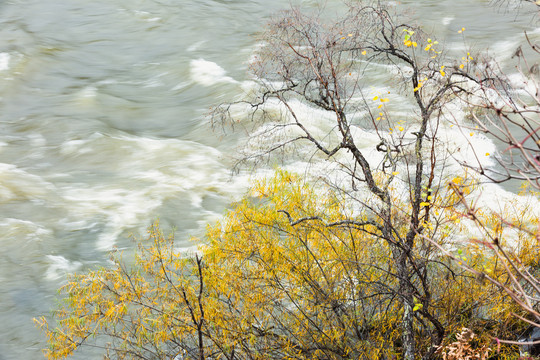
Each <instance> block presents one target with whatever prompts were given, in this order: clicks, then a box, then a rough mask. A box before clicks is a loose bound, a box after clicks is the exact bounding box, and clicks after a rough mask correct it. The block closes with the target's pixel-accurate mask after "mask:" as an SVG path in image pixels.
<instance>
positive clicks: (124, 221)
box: [61, 134, 244, 250]
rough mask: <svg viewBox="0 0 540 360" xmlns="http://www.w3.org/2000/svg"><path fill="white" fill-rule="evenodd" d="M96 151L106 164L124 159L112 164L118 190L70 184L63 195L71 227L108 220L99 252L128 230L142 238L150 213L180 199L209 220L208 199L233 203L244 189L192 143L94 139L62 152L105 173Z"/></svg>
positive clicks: (217, 158) (213, 155)
mask: <svg viewBox="0 0 540 360" xmlns="http://www.w3.org/2000/svg"><path fill="white" fill-rule="evenodd" d="M97 151H99V153H100V155H101V156H103V157H105V158H114V157H115V156H116V157H117V158H118V157H119V156H120V159H118V160H117V161H118V163H116V164H112V165H113V166H114V168H115V171H118V173H119V175H118V176H117V177H116V180H115V182H114V184H110V185H106V184H99V185H95V186H90V187H88V186H84V187H83V186H80V187H79V186H74V185H76V184H69V185H67V186H66V187H65V188H63V189H61V194H62V198H63V199H64V201H65V204H64V207H65V208H67V209H69V214H70V218H71V219H72V220H70V221H71V222H73V221H76V220H75V219H88V223H86V224H85V225H84V227H88V226H90V223H91V222H94V221H96V220H97V219H103V218H105V219H107V220H106V221H104V224H105V226H104V228H103V229H102V231H101V232H100V233H99V236H98V239H97V242H96V247H97V248H98V249H100V250H106V249H110V248H111V247H112V246H113V245H114V244H115V243H116V241H117V239H118V237H119V236H120V235H121V234H122V233H123V231H125V230H126V229H130V228H137V229H140V230H141V231H142V232H144V227H146V226H147V225H148V224H147V223H145V221H144V219H145V218H146V217H147V216H148V213H154V214H155V213H156V212H158V209H159V208H160V207H161V206H163V205H164V203H165V202H166V201H171V200H174V199H177V198H181V199H183V201H185V204H184V206H185V207H186V208H192V209H194V210H193V211H197V212H199V213H200V214H201V215H202V216H204V217H205V218H207V217H212V216H215V215H216V213H214V212H213V211H212V210H208V209H205V208H204V207H203V206H202V202H203V195H204V194H207V193H216V194H218V195H219V196H225V197H230V196H233V195H234V194H238V193H242V192H243V189H244V188H240V187H238V183H236V182H235V183H231V182H229V181H228V178H229V170H228V169H227V167H226V166H225V165H224V164H222V163H221V158H222V154H221V153H220V152H219V151H218V150H217V149H215V148H212V147H208V146H204V145H201V144H199V143H195V142H192V141H183V140H176V139H168V140H164V139H160V140H157V139H151V138H140V137H131V136H118V137H107V136H104V135H102V134H95V135H94V136H92V137H90V138H89V139H87V140H71V141H67V142H65V143H64V144H63V145H62V147H61V152H62V153H63V154H64V155H65V156H67V157H69V158H71V157H75V158H77V159H79V161H82V162H83V163H84V164H87V165H88V166H91V165H92V162H93V161H98V162H99V163H96V164H95V165H93V166H97V167H98V168H99V169H101V171H106V170H107V169H106V165H104V164H102V162H101V159H102V157H99V158H96V157H95V156H94V154H95V153H96V152H97ZM100 221H103V220H100Z"/></svg>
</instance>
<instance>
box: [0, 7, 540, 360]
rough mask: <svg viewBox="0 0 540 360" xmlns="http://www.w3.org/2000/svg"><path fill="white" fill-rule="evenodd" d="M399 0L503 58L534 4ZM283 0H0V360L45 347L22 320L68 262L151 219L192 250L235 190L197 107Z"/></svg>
mask: <svg viewBox="0 0 540 360" xmlns="http://www.w3.org/2000/svg"><path fill="white" fill-rule="evenodd" d="M294 3H295V4H299V5H301V6H303V7H306V8H312V9H313V8H316V7H317V6H319V5H320V4H319V2H318V1H316V0H310V1H308V0H306V1H302V2H299V1H296V2H294ZM402 4H403V6H409V8H410V9H411V11H410V13H409V16H410V17H412V18H415V19H417V20H419V21H420V22H421V23H422V24H424V26H425V28H426V29H427V30H428V31H433V32H435V33H436V34H437V36H438V38H439V39H445V41H446V44H447V46H448V47H449V48H454V49H463V48H464V46H463V38H462V35H459V34H458V33H457V30H458V29H460V28H461V27H466V28H467V32H466V34H467V40H466V41H467V43H468V44H469V45H471V46H473V47H476V48H484V47H490V49H491V50H492V52H493V53H494V54H496V55H497V56H498V58H499V59H500V61H502V62H503V63H505V62H507V63H509V61H510V56H511V54H512V51H513V50H515V48H516V47H517V45H518V44H519V43H522V42H523V35H522V34H523V30H529V31H533V34H538V32H536V33H535V32H534V27H535V18H534V16H533V15H531V14H521V15H519V16H516V15H515V14H516V13H515V12H513V11H506V12H505V11H501V10H504V9H501V8H497V7H496V6H491V5H490V4H489V3H488V2H487V1H485V0H433V1H432V0H426V1H413V0H409V1H403V2H402ZM289 6H290V1H289V0H273V1H266V0H198V1H190V0H92V1H89V0H69V1H60V0H3V1H1V2H0V248H1V251H0V360H18V359H23V360H24V359H38V358H40V357H41V356H42V355H41V352H40V349H41V348H43V347H44V346H45V343H44V338H43V337H42V335H41V334H40V333H39V331H38V330H37V329H35V328H34V325H33V323H32V318H33V317H35V316H39V315H47V314H48V313H49V310H50V309H51V308H52V307H53V306H54V304H55V296H56V289H58V287H59V286H61V284H62V283H63V281H65V276H66V274H67V273H69V272H73V271H81V270H84V269H86V268H89V267H92V266H95V265H98V264H106V262H107V250H108V249H111V248H112V247H113V246H116V247H118V248H121V249H123V248H127V249H129V248H132V247H133V242H132V240H131V239H130V235H131V234H133V235H134V236H135V237H140V236H144V232H145V228H146V227H147V226H148V225H150V224H151V223H152V221H154V220H155V219H160V222H161V224H162V225H163V226H164V228H165V229H172V228H175V229H176V238H177V239H178V241H179V244H180V246H185V247H189V246H192V244H191V243H190V242H189V241H188V236H189V235H190V234H191V235H200V234H202V232H203V231H204V226H205V224H206V223H207V222H209V221H212V220H213V219H216V218H217V217H218V216H220V215H221V214H222V213H223V211H224V209H225V208H226V206H227V205H228V204H229V203H230V202H231V201H232V200H234V199H236V198H238V197H239V196H241V195H242V193H243V192H244V191H245V189H246V181H245V178H246V177H245V176H244V177H240V176H237V177H231V173H230V168H231V161H230V158H231V155H232V153H233V152H234V150H235V148H236V146H237V141H238V140H239V139H241V138H242V136H244V135H243V134H236V135H230V134H229V135H227V136H224V135H222V134H221V133H220V132H219V131H217V132H213V131H212V130H211V129H210V127H209V124H208V120H207V117H206V113H207V112H208V109H209V108H210V107H211V106H212V105H216V104H217V103H220V102H223V101H228V100H231V99H233V98H234V97H236V96H238V95H240V94H241V93H242V91H243V85H242V84H243V82H245V81H246V80H248V77H247V75H246V68H247V65H246V62H247V61H248V59H249V58H250V56H251V54H252V53H253V51H254V50H255V49H256V47H257V39H256V35H257V33H258V32H260V31H261V30H262V29H263V26H264V23H265V22H266V21H267V20H268V19H269V18H270V16H271V15H272V14H273V13H275V12H276V11H278V10H279V9H283V8H287V7H289ZM326 7H327V8H328V9H330V10H329V12H335V11H339V9H342V8H343V5H341V3H340V2H338V1H335V0H328V1H327V2H326ZM80 358H88V357H87V356H83V357H80Z"/></svg>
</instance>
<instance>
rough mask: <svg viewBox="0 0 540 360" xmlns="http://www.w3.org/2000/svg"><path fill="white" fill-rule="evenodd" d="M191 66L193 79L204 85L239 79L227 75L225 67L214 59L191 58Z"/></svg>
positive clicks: (233, 81) (232, 81) (234, 82)
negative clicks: (213, 60)
mask: <svg viewBox="0 0 540 360" xmlns="http://www.w3.org/2000/svg"><path fill="white" fill-rule="evenodd" d="M190 68H191V78H192V79H193V81H195V82H198V83H199V84H201V85H204V86H212V85H215V84H218V83H233V84H236V83H238V81H236V80H234V79H233V78H231V77H229V76H227V75H226V74H227V72H226V71H225V69H223V68H222V67H221V66H219V65H218V64H216V63H215V62H212V61H208V60H204V59H196V60H191V63H190Z"/></svg>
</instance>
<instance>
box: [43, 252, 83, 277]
mask: <svg viewBox="0 0 540 360" xmlns="http://www.w3.org/2000/svg"><path fill="white" fill-rule="evenodd" d="M47 261H48V262H49V263H50V265H49V267H48V269H47V271H46V272H45V278H46V279H47V280H58V279H63V278H65V276H66V274H73V273H74V272H75V271H77V270H78V269H79V268H80V267H81V266H82V263H81V262H79V261H69V260H68V259H66V258H65V257H63V256H61V255H47Z"/></svg>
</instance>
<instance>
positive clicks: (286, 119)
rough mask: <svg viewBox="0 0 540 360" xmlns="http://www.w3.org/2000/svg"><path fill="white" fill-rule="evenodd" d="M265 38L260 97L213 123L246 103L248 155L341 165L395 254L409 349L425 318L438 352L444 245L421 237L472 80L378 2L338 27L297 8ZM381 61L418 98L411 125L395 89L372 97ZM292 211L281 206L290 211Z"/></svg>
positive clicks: (259, 60) (259, 63)
mask: <svg viewBox="0 0 540 360" xmlns="http://www.w3.org/2000/svg"><path fill="white" fill-rule="evenodd" d="M262 39H263V45H262V47H261V49H260V50H259V51H258V52H257V54H256V57H255V59H254V61H253V62H252V64H251V65H252V73H253V74H254V77H255V79H256V81H257V84H258V86H259V87H260V89H261V90H260V92H258V93H257V96H256V97H255V98H253V99H248V100H243V101H240V102H237V103H234V104H228V105H224V106H221V107H220V108H218V109H217V111H215V112H214V114H213V118H214V121H215V122H216V123H238V122H239V121H241V120H240V119H238V117H237V114H238V109H239V108H240V109H245V107H244V108H242V106H243V105H244V106H247V107H248V108H250V109H251V112H250V114H251V116H250V117H249V119H250V120H252V121H253V123H255V124H256V127H255V128H256V130H255V131H254V132H252V133H251V138H250V139H249V141H248V144H247V148H248V149H249V150H250V151H251V152H250V153H249V154H248V155H247V156H246V157H245V160H251V159H253V158H260V157H262V156H267V155H270V154H273V153H275V152H276V151H278V150H280V151H282V152H283V153H285V154H290V153H292V154H293V155H292V156H294V155H296V156H303V157H304V158H305V157H310V156H322V157H326V158H327V159H334V160H335V161H336V163H338V164H339V166H340V168H341V169H343V170H344V171H345V172H346V173H347V175H348V177H349V181H350V183H351V184H352V185H351V186H350V187H346V186H343V183H341V184H336V185H334V186H335V187H336V188H337V189H339V190H341V191H343V192H344V193H345V194H346V196H347V197H348V198H349V200H351V201H353V202H356V203H357V206H358V208H361V209H363V211H367V212H368V213H369V214H370V215H369V216H371V217H373V218H374V219H376V220H375V222H377V223H378V224H379V225H378V231H377V233H376V234H375V236H377V237H379V238H380V239H381V240H382V241H385V242H386V243H387V244H388V246H389V247H390V248H391V250H392V259H391V261H392V265H393V275H394V276H395V277H396V278H397V279H398V283H399V286H398V288H396V289H394V291H395V294H396V295H397V296H399V299H400V302H401V305H402V307H403V315H402V321H401V331H402V346H403V356H404V358H405V359H407V360H412V359H414V358H415V356H417V355H418V354H417V344H416V341H417V337H416V336H415V328H416V326H417V325H418V326H420V327H421V328H423V329H424V330H423V331H426V334H429V336H430V337H431V341H432V344H433V345H434V347H432V349H431V350H430V351H428V352H427V353H426V354H425V355H424V357H425V358H429V357H430V356H432V354H433V351H434V350H435V346H436V345H438V344H440V343H441V341H442V339H443V337H444V334H445V328H444V326H443V324H441V323H440V322H439V320H438V319H437V316H436V313H435V312H434V311H433V309H432V308H431V307H430V306H431V302H432V294H433V291H434V289H432V288H431V285H430V276H431V274H430V271H429V266H428V265H427V264H428V263H429V262H431V261H432V260H433V249H434V247H433V245H432V244H431V243H430V242H429V241H428V240H425V239H424V237H423V234H425V233H426V232H428V230H426V229H428V228H430V227H431V228H432V227H433V223H436V220H433V209H432V199H434V198H435V197H436V196H437V195H438V194H439V191H441V188H444V186H445V184H446V183H445V181H444V180H443V179H444V176H443V175H442V173H443V170H444V165H443V166H442V167H441V164H444V161H445V158H444V155H442V154H441V153H440V152H438V151H437V150H436V146H437V144H438V143H440V142H439V140H438V137H437V136H438V128H439V126H440V121H441V119H442V116H443V110H444V107H445V105H446V104H447V103H449V102H450V101H452V99H453V98H454V97H455V95H456V94H460V93H461V92H464V91H466V89H465V88H464V87H463V86H462V85H463V83H464V82H466V81H467V79H466V78H464V76H455V75H456V74H457V75H459V74H458V73H460V69H459V68H458V69H452V68H446V67H445V66H444V65H442V64H443V62H442V61H443V60H442V59H444V56H443V53H442V51H440V50H439V49H438V43H437V42H436V41H434V40H432V39H430V38H428V36H427V35H426V34H424V33H423V32H422V31H421V30H420V29H419V28H416V27H414V26H411V25H408V24H404V23H400V22H399V20H397V17H396V16H394V15H392V14H391V13H390V11H389V10H388V9H385V8H384V7H381V6H380V5H374V6H363V5H361V6H352V7H351V8H350V11H349V13H348V14H347V15H346V16H345V17H344V18H342V19H339V20H337V21H336V22H333V23H329V22H328V21H324V20H323V19H322V17H321V16H320V15H305V14H303V13H301V12H300V11H299V10H296V9H293V10H290V11H287V12H284V13H282V14H280V15H279V16H278V17H277V18H276V19H275V20H274V21H273V22H272V23H271V24H270V25H269V27H268V30H267V31H266V32H265V33H264V34H263V35H262ZM380 64H383V66H386V69H387V71H388V72H389V74H388V75H390V76H388V77H387V78H386V81H391V82H392V83H397V84H398V85H399V88H400V89H401V92H400V95H401V96H405V97H406V98H408V99H410V100H411V101H412V104H413V107H414V109H412V110H410V111H409V117H410V120H408V121H409V122H408V123H407V124H406V125H405V124H403V123H402V122H400V121H398V120H396V119H395V118H393V115H392V113H391V111H389V108H388V105H389V103H391V102H392V101H395V100H391V98H392V96H389V95H388V94H386V93H385V94H379V95H376V96H373V95H368V91H367V90H366V89H367V88H368V87H369V85H370V84H369V83H366V82H365V81H364V80H363V77H364V75H365V74H366V73H367V72H369V71H373V67H374V66H378V65H380ZM302 106H309V107H311V108H315V109H318V111H319V112H317V113H316V115H315V116H318V117H320V118H324V119H326V121H327V123H326V124H327V127H326V130H324V131H321V129H320V127H317V126H314V125H313V121H312V119H310V118H306V117H305V116H302V114H301V109H302ZM261 123H262V124H264V125H260V124H261ZM402 125H403V126H402ZM404 126H407V128H408V131H405V129H404ZM361 127H364V128H368V129H370V130H369V132H366V133H363V134H364V136H368V137H371V139H373V138H375V139H376V141H375V143H373V146H372V147H371V148H369V147H366V146H365V145H364V144H363V141H366V140H367V138H362V137H361V136H358V134H359V132H360V131H359V130H360V128H361ZM367 141H369V140H367ZM300 144H301V145H302V146H299V145H300ZM306 144H310V145H311V149H314V150H315V152H314V153H312V154H311V155H310V154H305V153H303V154H302V151H303V149H305V146H306ZM254 149H255V150H254ZM373 150H376V151H377V152H378V153H379V155H380V161H377V162H375V163H373V162H370V160H368V153H370V152H372V151H373ZM343 153H345V154H346V155H345V156H344V155H343ZM400 169H404V171H401V172H400ZM398 182H399V183H404V184H405V186H406V195H404V197H405V198H406V202H407V204H408V205H407V208H406V209H404V208H400V207H399V206H397V205H396V204H395V201H394V200H395V198H394V197H393V192H392V189H393V187H394V186H395V185H396V183H398ZM359 186H360V187H359ZM362 192H364V193H367V194H369V195H368V196H362V195H361V193H362ZM439 195H440V194H439ZM286 210H287V209H281V211H282V212H283V213H284V214H287V212H286ZM290 220H291V223H299V222H301V221H303V220H305V219H290ZM349 220H350V221H351V222H352V221H353V220H354V219H349ZM432 220H433V223H432ZM404 227H405V229H404ZM433 230H434V231H430V235H429V236H430V237H433V236H435V233H436V232H437V231H438V230H439V228H438V227H437V225H435V229H433ZM418 303H420V304H421V307H420V306H417V304H418ZM428 324H429V325H428Z"/></svg>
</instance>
